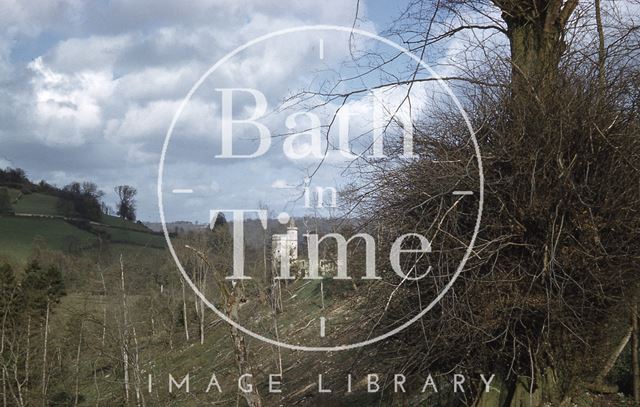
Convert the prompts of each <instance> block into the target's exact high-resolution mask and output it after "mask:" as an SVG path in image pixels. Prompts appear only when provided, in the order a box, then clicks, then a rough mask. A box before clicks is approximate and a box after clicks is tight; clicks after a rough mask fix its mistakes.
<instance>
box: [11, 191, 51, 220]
mask: <svg viewBox="0 0 640 407" xmlns="http://www.w3.org/2000/svg"><path fill="white" fill-rule="evenodd" d="M57 204H58V198H56V197H55V196H52V195H46V194H40V193H33V194H28V195H23V196H22V198H20V200H18V202H17V203H16V204H15V205H14V206H13V209H14V210H15V211H16V212H18V213H33V214H37V215H60V213H59V212H58V208H57Z"/></svg>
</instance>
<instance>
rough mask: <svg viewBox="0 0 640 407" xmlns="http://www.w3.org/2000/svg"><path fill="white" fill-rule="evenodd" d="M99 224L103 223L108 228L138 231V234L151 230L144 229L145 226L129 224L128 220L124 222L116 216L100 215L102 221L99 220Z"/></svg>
mask: <svg viewBox="0 0 640 407" xmlns="http://www.w3.org/2000/svg"><path fill="white" fill-rule="evenodd" d="M100 222H101V223H104V224H105V225H108V226H112V227H118V228H126V229H131V230H138V231H140V232H150V231H151V230H150V229H149V228H148V227H146V226H145V225H141V224H138V223H135V222H131V221H128V220H124V219H122V218H120V217H118V216H111V215H105V214H103V215H102V219H101V220H100Z"/></svg>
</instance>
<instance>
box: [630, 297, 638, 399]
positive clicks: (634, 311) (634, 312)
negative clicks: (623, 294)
mask: <svg viewBox="0 0 640 407" xmlns="http://www.w3.org/2000/svg"><path fill="white" fill-rule="evenodd" d="M631 325H632V326H633V340H632V342H631V345H632V346H633V347H632V348H631V365H632V366H633V399H634V401H635V402H636V405H638V404H640V365H638V345H640V343H639V342H640V340H639V338H638V334H639V332H638V305H637V304H633V306H632V308H631Z"/></svg>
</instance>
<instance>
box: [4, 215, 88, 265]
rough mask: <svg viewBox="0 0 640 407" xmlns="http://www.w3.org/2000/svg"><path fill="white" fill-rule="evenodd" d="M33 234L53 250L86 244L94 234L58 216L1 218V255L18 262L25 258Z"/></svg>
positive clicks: (32, 239)
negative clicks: (56, 217)
mask: <svg viewBox="0 0 640 407" xmlns="http://www.w3.org/2000/svg"><path fill="white" fill-rule="evenodd" d="M36 237H40V238H42V239H43V240H44V241H45V242H46V244H47V246H48V247H49V248H51V249H56V250H63V251H66V250H69V248H71V247H76V248H77V247H88V246H91V245H93V244H94V243H95V242H96V241H97V237H96V236H95V235H93V234H91V233H89V232H86V231H84V230H81V229H78V228H76V227H74V226H72V225H70V224H69V223H67V222H65V221H64V220H61V219H43V218H20V217H11V216H7V217H4V216H2V217H0V254H2V255H4V256H7V257H11V258H13V259H15V260H18V261H23V260H24V259H26V258H27V257H28V256H29V254H30V252H31V249H32V246H33V241H34V239H35V238H36Z"/></svg>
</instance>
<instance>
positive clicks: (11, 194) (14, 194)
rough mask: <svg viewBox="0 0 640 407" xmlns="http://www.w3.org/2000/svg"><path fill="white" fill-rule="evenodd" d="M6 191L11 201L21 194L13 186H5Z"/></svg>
mask: <svg viewBox="0 0 640 407" xmlns="http://www.w3.org/2000/svg"><path fill="white" fill-rule="evenodd" d="M7 191H8V192H9V199H11V202H12V203H13V202H15V200H16V199H18V197H19V196H20V194H21V192H20V191H18V190H17V189H14V188H7Z"/></svg>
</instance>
